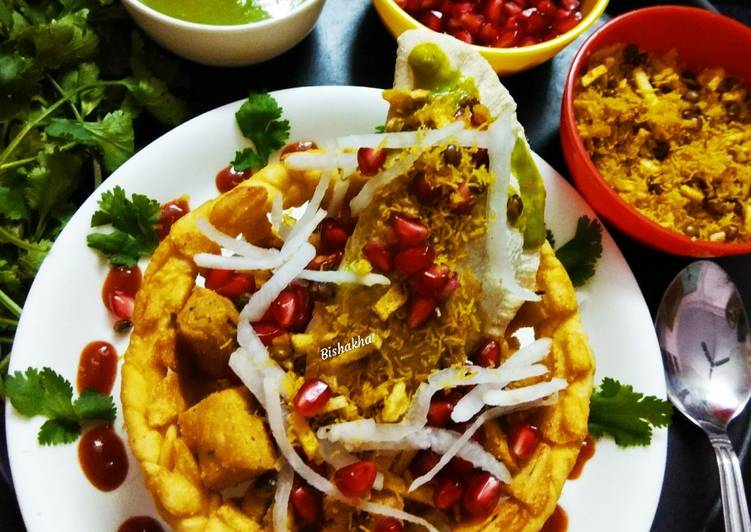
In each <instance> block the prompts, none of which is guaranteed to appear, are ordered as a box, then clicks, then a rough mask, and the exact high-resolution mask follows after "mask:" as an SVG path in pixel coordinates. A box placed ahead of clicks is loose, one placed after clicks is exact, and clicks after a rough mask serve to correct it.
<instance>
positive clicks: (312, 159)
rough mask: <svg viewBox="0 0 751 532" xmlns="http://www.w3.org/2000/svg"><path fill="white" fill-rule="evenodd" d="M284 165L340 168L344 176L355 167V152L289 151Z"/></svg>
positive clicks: (326, 168) (289, 166) (303, 168)
mask: <svg viewBox="0 0 751 532" xmlns="http://www.w3.org/2000/svg"><path fill="white" fill-rule="evenodd" d="M284 165H285V166H286V167H287V168H289V169H290V170H300V171H309V170H320V171H322V172H333V171H336V170H337V169H342V171H343V173H344V175H345V176H347V175H350V174H352V173H353V172H354V171H355V169H356V168H357V154H356V153H326V152H323V153H322V152H310V151H301V152H296V153H290V154H289V155H287V157H285V158H284Z"/></svg>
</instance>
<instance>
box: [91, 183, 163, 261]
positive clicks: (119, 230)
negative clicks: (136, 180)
mask: <svg viewBox="0 0 751 532" xmlns="http://www.w3.org/2000/svg"><path fill="white" fill-rule="evenodd" d="M159 211H160V208H159V203H158V202H157V201H156V200H153V199H151V198H149V197H147V196H144V195H142V194H133V195H132V196H131V199H128V198H127V197H126V196H125V191H124V190H123V189H122V188H120V187H115V188H114V189H112V190H108V191H106V192H103V193H102V197H101V198H99V209H98V210H97V211H96V212H95V213H94V215H93V216H92V217H91V226H92V227H99V226H102V225H111V226H112V227H113V228H114V230H113V231H110V232H109V233H91V234H89V235H88V237H86V242H87V243H88V245H89V247H91V248H94V249H96V250H99V251H100V252H101V253H102V254H103V255H105V256H106V257H108V258H109V259H110V262H112V264H115V265H116V266H134V265H135V264H136V263H137V262H138V259H139V258H141V257H148V256H150V255H151V254H152V253H153V252H154V249H156V246H157V245H158V244H159V239H158V238H157V234H156V229H155V225H156V223H157V222H158V221H159Z"/></svg>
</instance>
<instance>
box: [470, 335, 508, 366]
mask: <svg viewBox="0 0 751 532" xmlns="http://www.w3.org/2000/svg"><path fill="white" fill-rule="evenodd" d="M500 361H501V346H500V345H499V344H498V342H496V341H495V340H493V339H490V338H488V339H487V340H485V341H484V342H482V343H481V344H480V345H479V346H478V347H477V349H475V354H474V355H473V356H472V362H474V363H475V364H477V365H478V366H482V367H484V368H494V367H496V366H497V365H498V363H499V362H500Z"/></svg>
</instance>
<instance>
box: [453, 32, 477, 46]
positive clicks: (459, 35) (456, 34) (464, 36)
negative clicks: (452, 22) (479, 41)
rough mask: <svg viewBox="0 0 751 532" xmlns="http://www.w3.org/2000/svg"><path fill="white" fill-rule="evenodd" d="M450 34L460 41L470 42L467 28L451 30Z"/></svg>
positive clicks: (471, 40)
mask: <svg viewBox="0 0 751 532" xmlns="http://www.w3.org/2000/svg"><path fill="white" fill-rule="evenodd" d="M451 36H452V37H454V38H455V39H459V40H460V41H463V42H466V43H467V44H472V42H473V39H472V34H471V33H469V32H468V31H467V30H459V31H453V32H451Z"/></svg>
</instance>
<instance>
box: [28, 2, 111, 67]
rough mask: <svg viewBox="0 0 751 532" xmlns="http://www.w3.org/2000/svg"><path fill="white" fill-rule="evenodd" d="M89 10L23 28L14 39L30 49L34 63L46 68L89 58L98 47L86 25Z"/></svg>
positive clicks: (93, 33) (94, 34)
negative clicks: (32, 48) (33, 56)
mask: <svg viewBox="0 0 751 532" xmlns="http://www.w3.org/2000/svg"><path fill="white" fill-rule="evenodd" d="M88 15H89V11H88V10H87V9H81V10H79V11H76V12H75V13H68V14H66V15H63V16H62V17H59V18H53V19H52V20H50V21H49V22H46V23H40V24H36V25H34V26H30V27H28V28H26V29H25V30H24V31H23V32H21V33H20V35H17V37H16V38H17V39H18V40H19V41H20V42H22V43H27V44H31V45H32V46H33V47H34V51H35V59H36V62H37V63H38V64H39V65H41V66H44V67H47V68H58V67H61V66H65V65H70V64H73V63H77V62H79V61H84V60H87V59H90V58H91V57H93V56H94V54H95V52H96V50H97V47H98V45H99V38H98V37H97V34H96V33H95V32H94V31H93V29H92V28H91V26H89V25H88V23H87V19H88Z"/></svg>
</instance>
